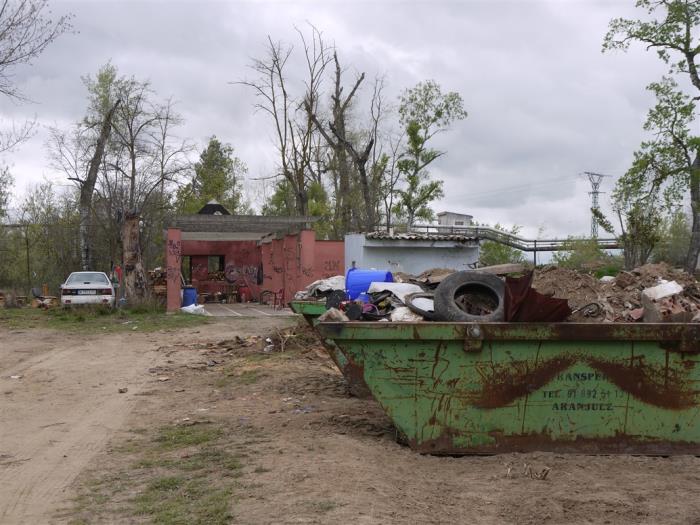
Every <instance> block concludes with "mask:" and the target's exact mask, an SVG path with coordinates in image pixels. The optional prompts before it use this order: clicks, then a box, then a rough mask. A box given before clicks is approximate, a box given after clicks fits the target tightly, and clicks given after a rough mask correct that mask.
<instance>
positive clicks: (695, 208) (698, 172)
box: [685, 154, 700, 274]
mask: <svg viewBox="0 0 700 525" xmlns="http://www.w3.org/2000/svg"><path fill="white" fill-rule="evenodd" d="M690 208H691V210H692V213H693V229H692V234H691V236H690V246H689V247H688V257H687V258H686V263H685V270H686V271H687V272H688V273H691V274H694V273H695V272H696V271H697V268H698V256H699V255H700V154H698V155H696V156H695V160H694V161H693V165H692V166H691V168H690Z"/></svg>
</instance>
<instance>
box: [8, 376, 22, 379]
mask: <svg viewBox="0 0 700 525" xmlns="http://www.w3.org/2000/svg"><path fill="white" fill-rule="evenodd" d="M10 379H22V376H10Z"/></svg>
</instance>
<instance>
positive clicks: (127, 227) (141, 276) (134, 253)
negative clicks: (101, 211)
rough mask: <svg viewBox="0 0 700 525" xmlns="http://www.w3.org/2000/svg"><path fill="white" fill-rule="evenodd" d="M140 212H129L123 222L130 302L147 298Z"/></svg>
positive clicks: (123, 245) (127, 296)
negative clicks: (142, 256) (142, 259)
mask: <svg viewBox="0 0 700 525" xmlns="http://www.w3.org/2000/svg"><path fill="white" fill-rule="evenodd" d="M139 219H140V217H139V215H138V213H134V212H128V213H127V214H126V215H125V217H124V222H123V224H122V247H123V250H124V291H125V294H126V299H127V301H128V302H129V303H130V304H132V305H133V304H139V303H142V302H143V301H144V300H145V299H146V298H147V291H148V290H147V288H146V272H145V271H144V269H143V263H142V262H141V239H140V235H141V231H140V229H139Z"/></svg>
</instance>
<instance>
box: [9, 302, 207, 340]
mask: <svg viewBox="0 0 700 525" xmlns="http://www.w3.org/2000/svg"><path fill="white" fill-rule="evenodd" d="M207 322H209V319H208V318H207V317H205V316H199V315H186V314H180V313H177V314H174V315H167V314H166V313H165V312H164V311H163V309H162V308H155V307H154V306H152V305H144V306H140V307H134V308H132V309H128V308H117V309H112V308H108V307H104V306H96V307H90V306H85V307H71V308H63V307H61V308H51V309H49V310H40V309H36V308H0V326H5V327H7V328H10V329H23V328H53V329H56V330H64V331H81V332H82V331H92V332H93V333H107V332H122V331H140V332H149V331H153V330H160V329H167V328H185V327H189V326H197V325H201V324H203V323H207Z"/></svg>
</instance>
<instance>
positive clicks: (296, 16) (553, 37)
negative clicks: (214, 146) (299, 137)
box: [0, 0, 665, 237]
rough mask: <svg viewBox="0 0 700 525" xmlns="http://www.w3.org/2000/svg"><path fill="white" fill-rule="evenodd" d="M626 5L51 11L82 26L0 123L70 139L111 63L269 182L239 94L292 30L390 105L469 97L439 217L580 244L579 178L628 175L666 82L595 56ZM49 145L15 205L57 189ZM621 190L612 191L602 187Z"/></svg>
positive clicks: (268, 156)
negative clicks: (307, 29) (416, 88)
mask: <svg viewBox="0 0 700 525" xmlns="http://www.w3.org/2000/svg"><path fill="white" fill-rule="evenodd" d="M633 4H634V0H609V1H603V0H601V1H592V0H580V1H577V0H552V1H544V0H541V1H534V0H533V1H526V0H512V1H497V0H484V1H461V2H458V1H453V2H439V1H424V2H422V1H421V2H419V1H412V2H410V1H384V2H378V1H357V0H352V1H351V0H346V1H343V2H340V1H329V0H325V1H321V2H301V1H295V2H291V1H284V2H283V1H279V2H263V1H255V2H254V1H249V2H233V1H230V2H224V1H221V2H203V1H189V2H188V1H177V2H176V1H122V2H106V1H99V0H92V1H89V2H88V1H84V2H63V1H56V0H54V1H53V2H52V8H53V11H54V12H55V13H57V14H59V13H65V12H72V13H73V14H74V15H75V19H74V26H75V30H76V33H75V34H69V35H64V36H62V37H61V38H60V39H59V40H58V41H57V42H56V43H54V44H53V45H52V46H51V47H49V48H48V49H47V51H46V52H45V53H44V54H43V55H42V56H41V57H40V58H39V59H38V60H36V62H35V63H34V64H33V65H32V66H31V67H22V68H21V69H19V70H18V71H17V72H16V73H17V77H16V79H17V82H18V84H19V86H20V88H21V89H22V91H24V93H25V94H26V95H27V96H28V97H29V98H31V99H32V100H34V101H35V103H34V104H21V105H17V104H13V103H9V102H8V101H7V100H3V101H0V110H1V111H2V113H3V117H4V120H6V121H7V120H9V119H15V120H17V121H21V120H22V119H25V118H27V117H33V116H34V115H36V117H37V119H38V122H39V123H40V125H41V126H44V127H45V126H50V125H52V126H59V127H67V126H69V125H70V124H71V123H73V122H75V121H77V120H79V119H80V118H81V117H82V115H83V114H84V112H85V107H86V93H85V89H84V87H83V85H82V83H81V76H84V75H87V74H94V72H95V71H97V69H98V68H99V67H100V66H101V65H102V64H104V63H106V62H108V61H111V62H112V63H113V64H114V65H115V66H117V68H118V69H119V71H120V73H121V74H125V75H135V76H136V77H137V78H141V79H150V80H151V82H152V86H153V88H154V89H155V90H156V92H157V93H158V95H159V96H161V97H163V98H165V97H168V96H172V97H174V99H176V100H177V101H178V106H177V107H178V110H179V111H180V112H181V113H182V115H183V116H184V117H185V120H186V124H185V125H184V126H183V127H182V128H181V129H180V130H179V131H178V134H179V135H182V136H183V137H190V138H192V139H193V140H195V141H196V142H197V143H198V144H200V145H201V144H203V143H204V142H205V141H206V139H207V137H209V136H211V135H216V136H217V137H219V138H220V139H221V140H223V141H225V142H228V143H230V144H232V145H233V146H234V148H235V149H236V153H237V155H238V156H239V157H240V158H241V159H242V160H243V161H245V162H246V163H247V165H248V166H249V170H250V173H249V176H250V177H261V176H265V175H269V174H271V173H272V172H273V170H274V168H275V156H274V151H273V149H272V141H271V136H272V134H271V127H270V122H269V121H268V120H267V119H266V116H265V115H264V114H262V113H259V112H258V113H256V112H255V111H254V108H253V103H254V98H253V95H252V93H251V92H250V91H249V90H247V89H246V88H245V87H243V86H239V85H232V84H230V82H231V81H235V80H240V79H242V78H245V77H250V75H251V72H250V70H249V69H247V66H248V65H249V64H250V61H251V58H252V57H256V56H261V55H262V54H263V53H264V46H265V42H266V39H267V36H268V35H270V36H271V37H272V38H273V39H275V40H283V41H288V42H291V43H297V35H296V33H295V32H294V27H295V26H298V27H303V26H304V25H305V24H306V22H310V23H313V24H314V25H315V26H316V27H318V28H319V29H320V30H321V31H322V32H323V34H324V37H325V38H326V39H327V40H328V41H330V42H334V43H335V45H336V48H337V50H338V53H339V56H340V60H341V61H342V63H343V64H344V65H346V66H347V67H348V72H347V78H348V81H350V80H351V79H352V77H353V76H354V75H355V74H357V73H358V72H365V73H366V74H367V76H368V77H370V78H373V77H375V76H376V75H385V76H386V82H387V93H388V94H389V96H390V98H392V99H395V98H396V97H397V96H398V94H399V93H400V92H401V91H402V90H403V89H405V88H407V87H411V86H413V85H415V84H416V83H417V82H419V81H421V80H424V79H434V80H436V81H437V82H438V83H440V84H441V86H442V88H443V90H444V91H448V90H449V91H458V92H459V93H460V94H461V95H462V97H463V99H464V103H465V107H466V109H467V111H468V113H469V117H468V118H467V119H466V120H464V121H462V122H460V123H458V124H456V125H455V126H453V128H452V129H451V130H450V131H448V132H446V133H444V134H443V135H442V136H440V137H439V139H438V140H437V142H436V144H435V145H436V146H437V147H439V148H440V149H443V150H445V151H447V155H445V156H444V157H442V158H440V159H439V160H438V161H437V162H436V163H435V164H434V166H433V167H431V173H432V176H433V177H436V178H441V179H443V180H444V181H445V198H444V199H442V200H441V201H439V202H437V203H435V204H434V209H435V210H436V211H443V210H449V211H456V212H464V213H469V214H472V215H474V216H475V218H476V219H477V220H478V221H479V222H486V223H496V222H500V223H501V224H509V225H511V224H519V225H522V226H523V227H524V230H523V231H524V233H525V234H527V235H531V236H534V235H536V234H537V233H538V230H543V235H544V236H548V237H550V236H567V235H582V234H586V233H588V232H589V230H590V212H589V208H590V197H589V195H588V193H587V192H588V188H589V184H588V182H587V180H585V179H584V178H583V177H582V176H581V173H582V172H584V171H597V172H601V173H606V174H610V175H613V176H615V177H617V176H619V175H621V174H622V173H623V172H624V171H625V170H626V168H627V167H628V166H629V164H630V161H631V158H632V153H633V151H634V150H635V149H636V148H637V147H638V145H639V143H640V141H641V140H642V139H643V138H644V134H643V132H642V129H641V126H642V123H643V121H644V119H645V115H646V112H647V110H648V108H649V107H650V106H651V105H652V103H653V99H652V97H651V96H650V95H649V93H647V92H646V91H645V89H644V87H645V86H646V85H647V84H648V83H649V82H651V81H654V80H657V79H658V78H659V77H660V76H661V75H662V74H663V73H664V72H665V67H664V66H663V65H662V64H661V63H660V62H659V60H658V59H657V58H656V56H655V55H654V54H652V53H646V52H644V50H643V49H642V48H640V47H633V48H632V49H631V50H630V51H629V52H628V53H606V54H602V53H601V43H602V40H603V36H604V34H605V32H606V28H607V24H608V21H609V20H610V19H611V18H613V17H617V16H634V15H635V14H637V13H636V10H635V9H634V7H633ZM45 140H46V133H45V131H43V129H42V130H40V132H39V133H38V134H37V135H36V136H35V137H34V138H33V139H32V140H31V141H29V142H27V143H26V144H24V145H23V146H22V147H21V148H20V149H19V150H18V151H16V152H13V153H11V154H9V155H8V156H7V158H6V159H5V161H6V162H7V163H8V164H10V165H11V167H12V168H11V170H12V173H13V175H14V176H15V179H16V189H17V190H18V191H21V190H23V189H24V188H26V187H27V186H28V185H31V184H35V183H37V182H39V181H40V180H41V179H42V178H44V177H47V178H51V179H53V180H56V181H58V182H60V183H61V184H63V183H64V182H63V179H62V178H61V176H60V175H58V174H55V173H52V171H51V169H50V167H49V166H48V160H47V156H46V153H45ZM258 185H259V184H257V183H256V184H252V183H249V184H248V188H249V189H250V190H256V188H257V186H258ZM612 185H613V180H612V179H607V180H605V182H604V184H603V187H602V188H601V189H602V190H604V191H609V190H610V189H611V188H612ZM257 189H259V188H257ZM268 192H269V190H268ZM607 201H608V196H606V195H603V196H602V202H603V203H604V204H605V203H607Z"/></svg>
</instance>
